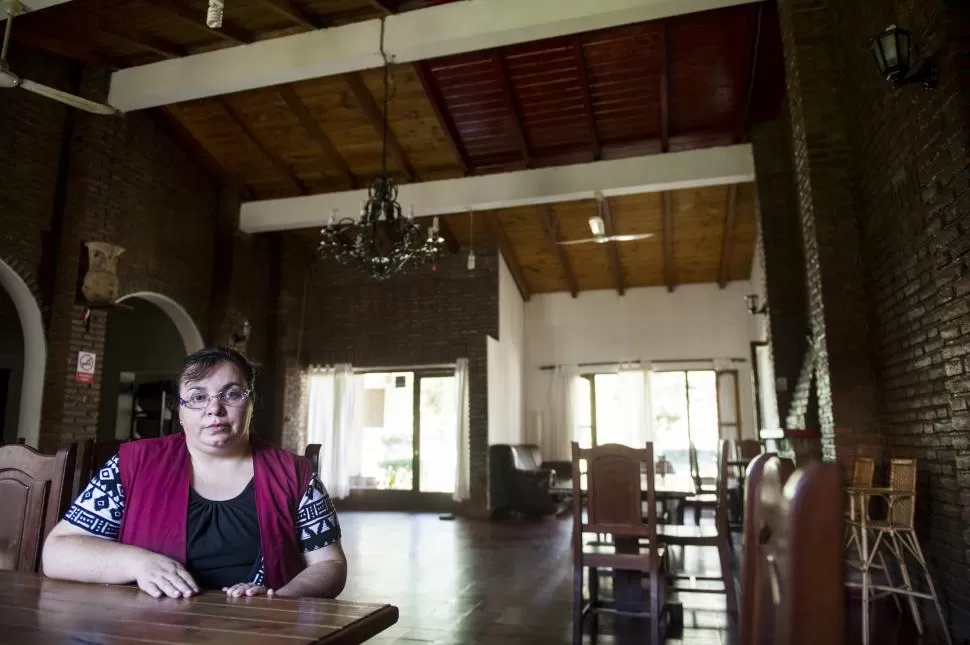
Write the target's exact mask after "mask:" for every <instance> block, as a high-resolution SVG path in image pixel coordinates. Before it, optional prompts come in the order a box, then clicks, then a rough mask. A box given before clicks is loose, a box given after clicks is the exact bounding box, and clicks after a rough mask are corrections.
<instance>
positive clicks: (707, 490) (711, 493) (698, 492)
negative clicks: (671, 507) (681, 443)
mask: <svg viewBox="0 0 970 645" xmlns="http://www.w3.org/2000/svg"><path fill="white" fill-rule="evenodd" d="M687 454H688V456H689V459H690V477H691V479H692V480H693V481H694V491H695V492H694V494H693V495H691V496H690V497H687V498H685V499H684V500H683V501H682V502H681V503H680V504H679V505H678V509H677V510H678V512H677V523H678V524H683V523H684V511H686V510H687V509H688V508H691V509H693V510H694V525H695V526H697V525H699V524H700V523H701V514H702V513H703V512H704V509H706V508H709V509H711V510H713V511H714V512H715V514H716V513H717V484H716V482H715V485H714V486H710V485H708V484H707V483H706V482H705V481H703V478H702V477H701V474H700V463H699V460H698V458H697V447H696V446H695V445H694V442H693V441H691V442H690V444H689V445H688V447H687Z"/></svg>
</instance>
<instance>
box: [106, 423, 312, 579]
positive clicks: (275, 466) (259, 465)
mask: <svg viewBox="0 0 970 645" xmlns="http://www.w3.org/2000/svg"><path fill="white" fill-rule="evenodd" d="M252 448H253V472H254V476H253V480H254V481H253V485H254V489H255V493H256V515H257V518H258V520H259V539H260V544H261V546H262V548H263V564H264V567H265V574H266V577H265V585H266V586H267V587H269V588H270V589H279V588H280V587H282V586H284V585H285V584H287V583H288V582H289V581H290V580H292V579H293V578H294V577H295V576H296V574H298V573H299V572H300V571H302V570H303V568H304V566H305V564H304V561H303V556H302V555H301V554H300V547H299V540H298V536H297V534H296V528H295V526H296V514H297V507H298V506H299V504H300V500H301V499H302V497H303V495H304V493H305V492H306V489H307V486H308V485H309V483H310V475H311V472H312V466H311V464H310V461H309V460H308V459H305V458H303V457H298V456H296V455H294V454H293V453H290V452H287V451H286V450H281V449H279V448H277V447H276V446H273V445H270V444H269V443H267V442H265V441H263V440H262V439H259V438H258V437H253V438H252ZM118 468H119V470H120V471H121V485H122V487H123V491H124V496H125V508H124V514H123V516H122V518H121V531H120V534H119V536H118V540H119V542H121V543H122V544H131V545H133V546H139V547H142V548H143V549H148V550H149V551H154V552H155V553H161V554H162V555H166V556H168V557H170V558H172V559H173V560H178V561H179V562H181V563H182V564H183V565H184V564H185V562H186V521H187V518H188V510H189V482H190V480H191V472H192V470H191V469H192V465H191V459H190V457H189V451H188V448H187V447H186V445H185V435H184V434H182V433H181V432H180V433H178V434H174V435H169V436H167V437H161V438H158V439H142V440H140V441H131V442H128V443H123V444H121V448H120V450H119V458H118Z"/></svg>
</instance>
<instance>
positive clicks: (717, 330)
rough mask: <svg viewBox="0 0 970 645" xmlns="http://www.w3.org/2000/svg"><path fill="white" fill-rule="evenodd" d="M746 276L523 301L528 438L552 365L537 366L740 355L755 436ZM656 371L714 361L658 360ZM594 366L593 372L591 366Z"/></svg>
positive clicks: (746, 414) (744, 405)
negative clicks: (667, 362)
mask: <svg viewBox="0 0 970 645" xmlns="http://www.w3.org/2000/svg"><path fill="white" fill-rule="evenodd" d="M751 289H752V285H751V283H750V282H748V281H743V282H732V283H730V284H728V286H727V287H726V288H725V289H720V288H718V287H717V285H714V284H703V285H683V286H679V287H677V289H676V290H675V291H674V292H673V293H668V292H667V289H666V288H665V287H650V288H638V289H630V290H628V291H627V292H626V295H623V296H620V295H618V294H617V293H616V292H615V291H605V290H604V291H587V292H581V293H580V294H579V297H578V298H573V297H572V296H570V294H568V293H555V294H542V295H536V296H533V298H532V299H531V300H530V301H529V302H527V303H526V304H525V348H526V410H527V413H526V414H527V416H526V418H527V419H528V423H527V428H526V430H527V431H526V433H525V436H526V439H527V440H529V441H533V440H535V438H536V437H537V427H536V426H537V424H538V423H540V421H539V420H538V419H537V415H539V414H540V412H541V410H543V408H544V407H545V405H544V404H545V398H546V396H547V392H548V384H549V374H550V372H549V371H542V370H540V369H539V367H540V366H541V365H575V364H579V363H588V362H621V361H632V360H643V361H651V362H657V361H663V360H669V359H714V360H718V361H719V362H720V361H723V360H724V359H730V358H742V359H744V362H743V363H735V364H733V365H732V367H734V368H737V370H738V382H739V387H740V396H741V424H742V436H743V437H755V436H756V429H755V416H754V397H753V392H752V372H751V358H750V357H751V346H750V343H751V340H752V334H753V333H754V329H755V328H754V326H753V325H752V321H751V318H752V316H751V314H749V313H748V311H747V307H746V305H745V300H744V296H745V295H746V294H748V293H751ZM654 367H655V369H664V368H665V367H666V368H679V369H685V368H694V369H696V368H700V369H705V367H706V368H708V369H710V367H712V366H711V365H710V364H709V365H707V366H705V365H699V364H684V365H680V366H677V365H655V366H654ZM591 371H593V370H591Z"/></svg>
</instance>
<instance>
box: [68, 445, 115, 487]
mask: <svg viewBox="0 0 970 645" xmlns="http://www.w3.org/2000/svg"><path fill="white" fill-rule="evenodd" d="M122 443H124V442H123V441H121V440H120V439H106V440H105V441H95V440H94V439H87V440H85V441H83V442H81V443H80V444H79V445H78V451H77V462H76V463H77V468H75V469H74V477H73V479H72V482H73V485H72V486H71V496H72V497H77V496H78V495H80V494H81V491H82V490H84V487H85V486H87V485H88V482H89V481H91V477H93V476H94V472H95V471H96V470H98V469H99V468H101V466H103V465H104V463H105V462H106V461H108V459H110V458H111V456H112V455H114V454H115V453H116V452H118V449H119V448H120V447H121V444H122Z"/></svg>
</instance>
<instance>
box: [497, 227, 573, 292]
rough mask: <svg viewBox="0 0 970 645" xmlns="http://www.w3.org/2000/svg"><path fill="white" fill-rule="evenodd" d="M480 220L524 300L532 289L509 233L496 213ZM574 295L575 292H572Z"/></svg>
mask: <svg viewBox="0 0 970 645" xmlns="http://www.w3.org/2000/svg"><path fill="white" fill-rule="evenodd" d="M482 221H483V222H484V223H485V230H487V231H488V235H489V237H491V238H492V239H493V240H495V243H496V244H497V245H498V248H499V251H501V253H502V257H504V258H505V264H507V265H508V267H509V273H511V274H512V279H513V280H515V286H516V287H518V288H519V294H520V295H521V296H522V299H523V300H525V301H526V302H528V301H529V298H531V297H532V291H531V290H530V289H529V283H528V282H527V281H526V279H525V273H524V272H523V271H522V264H521V263H520V262H519V257H518V256H517V255H516V254H515V248H513V246H512V242H511V241H510V240H509V235H508V233H507V232H506V231H505V227H503V226H502V223H501V222H500V221H499V219H498V216H497V215H492V214H485V215H483V216H482ZM573 295H574V296H575V294H573Z"/></svg>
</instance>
